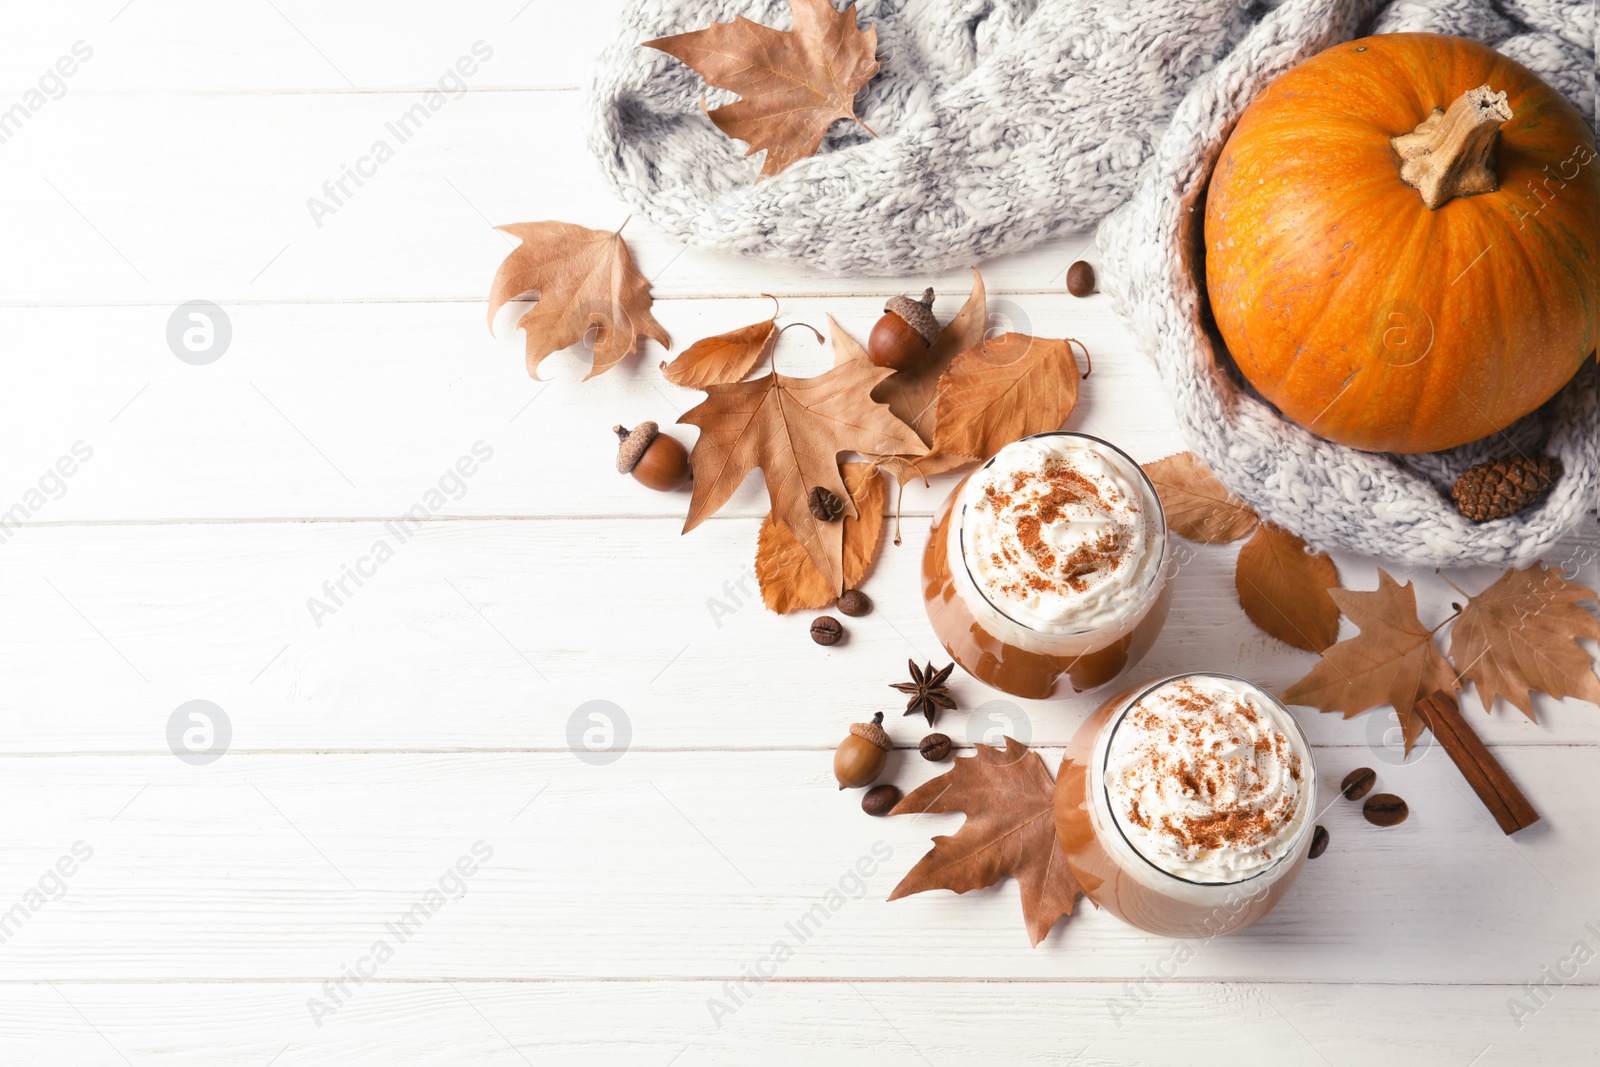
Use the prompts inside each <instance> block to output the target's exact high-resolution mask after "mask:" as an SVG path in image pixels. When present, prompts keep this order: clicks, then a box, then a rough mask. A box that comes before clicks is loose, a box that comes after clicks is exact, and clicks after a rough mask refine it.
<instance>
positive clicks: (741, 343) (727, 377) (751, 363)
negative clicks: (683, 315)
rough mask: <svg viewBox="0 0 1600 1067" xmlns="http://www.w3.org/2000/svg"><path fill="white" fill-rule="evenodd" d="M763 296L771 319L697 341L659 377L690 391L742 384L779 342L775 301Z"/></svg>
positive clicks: (663, 365)
mask: <svg viewBox="0 0 1600 1067" xmlns="http://www.w3.org/2000/svg"><path fill="white" fill-rule="evenodd" d="M762 295H763V296H767V299H769V300H771V301H772V317H771V318H770V319H766V320H764V321H762V322H755V323H751V324H750V325H749V326H741V327H739V328H738V329H737V330H729V331H728V332H727V333H719V334H717V335H716V336H715V337H707V338H704V339H702V340H699V341H696V342H695V343H694V344H692V345H690V346H689V347H688V348H686V349H684V350H683V351H682V352H681V353H679V354H678V358H677V359H674V360H673V361H672V362H671V363H666V362H663V363H662V364H661V375H662V377H664V378H666V379H667V381H669V382H671V383H672V384H673V385H686V386H688V387H689V388H691V389H704V388H705V387H706V386H708V385H727V384H729V383H730V382H739V381H743V380H744V376H745V375H746V374H749V373H750V372H751V371H753V370H755V369H756V368H757V367H759V366H760V365H761V361H762V360H764V359H766V358H767V357H768V356H769V355H771V354H772V350H773V348H774V347H776V346H777V343H778V333H779V330H778V298H777V297H775V296H768V295H767V294H765V293H763V294H762Z"/></svg>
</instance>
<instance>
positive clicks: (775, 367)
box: [761, 293, 823, 374]
mask: <svg viewBox="0 0 1600 1067" xmlns="http://www.w3.org/2000/svg"><path fill="white" fill-rule="evenodd" d="M761 295H762V296H766V295H767V294H766V293H762V294H761ZM774 299H776V297H774ZM774 318H776V315H774ZM790 326H804V327H805V328H806V329H808V330H810V331H811V332H812V333H814V334H816V335H817V344H819V345H820V344H822V342H823V336H822V331H820V330H818V329H817V328H816V327H815V326H813V325H811V324H810V323H809V322H791V323H789V324H788V325H787V326H780V327H778V337H782V336H783V334H784V331H786V330H788V329H789V327H790ZM778 337H774V338H773V339H772V373H773V374H777V373H778Z"/></svg>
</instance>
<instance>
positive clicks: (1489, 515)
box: [1450, 456, 1561, 522]
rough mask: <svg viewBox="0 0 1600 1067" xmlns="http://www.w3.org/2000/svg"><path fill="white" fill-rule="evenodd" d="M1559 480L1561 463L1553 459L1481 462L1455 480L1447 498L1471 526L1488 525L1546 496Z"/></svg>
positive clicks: (1507, 459)
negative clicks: (1471, 523) (1474, 523)
mask: <svg viewBox="0 0 1600 1067" xmlns="http://www.w3.org/2000/svg"><path fill="white" fill-rule="evenodd" d="M1559 477H1561V461H1560V460H1559V459H1556V458H1555V457H1554V456H1536V457H1531V458H1530V457H1528V456H1508V457H1507V458H1505V459H1491V460H1485V461H1484V462H1482V463H1479V464H1477V465H1476V466H1473V467H1468V468H1467V472H1466V473H1465V474H1463V475H1462V476H1461V477H1459V478H1457V479H1456V484H1455V485H1454V486H1452V487H1451V488H1450V498H1451V499H1452V500H1454V501H1455V502H1456V509H1457V510H1458V511H1460V512H1461V514H1463V515H1465V516H1466V517H1467V518H1469V519H1471V520H1472V521H1473V522H1489V521H1490V520H1492V519H1503V518H1505V517H1506V516H1507V515H1515V514H1516V513H1517V512H1519V511H1521V510H1522V509H1523V508H1525V507H1527V506H1528V505H1529V504H1532V503H1533V502H1534V501H1535V500H1538V499H1539V498H1540V497H1542V496H1544V494H1545V493H1547V492H1549V491H1550V487H1551V486H1552V485H1554V484H1555V481H1556V479H1557V478H1559Z"/></svg>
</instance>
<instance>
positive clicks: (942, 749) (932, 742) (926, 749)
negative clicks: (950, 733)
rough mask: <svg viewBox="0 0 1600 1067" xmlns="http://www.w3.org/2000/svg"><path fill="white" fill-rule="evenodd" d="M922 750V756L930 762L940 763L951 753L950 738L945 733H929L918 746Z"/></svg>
mask: <svg viewBox="0 0 1600 1067" xmlns="http://www.w3.org/2000/svg"><path fill="white" fill-rule="evenodd" d="M918 747H919V748H920V749H921V751H922V758H923V759H925V760H927V761H928V762H930V763H938V762H939V761H940V760H942V759H944V758H945V757H946V756H948V755H950V738H948V737H946V736H945V735H944V734H929V735H928V736H927V737H924V738H923V739H922V744H921V745H919V746H918Z"/></svg>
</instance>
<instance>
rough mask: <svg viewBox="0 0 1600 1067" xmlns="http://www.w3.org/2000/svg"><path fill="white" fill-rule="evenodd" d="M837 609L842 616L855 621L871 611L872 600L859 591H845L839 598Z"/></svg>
mask: <svg viewBox="0 0 1600 1067" xmlns="http://www.w3.org/2000/svg"><path fill="white" fill-rule="evenodd" d="M838 608H839V611H840V612H841V613H842V614H845V615H848V616H850V617H851V618H852V619H857V618H860V617H861V616H863V615H865V614H866V613H867V612H869V611H871V610H872V598H871V597H869V596H867V594H865V593H863V592H862V591H861V590H859V589H846V590H845V591H844V594H843V595H842V596H840V597H839V603H838Z"/></svg>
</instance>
